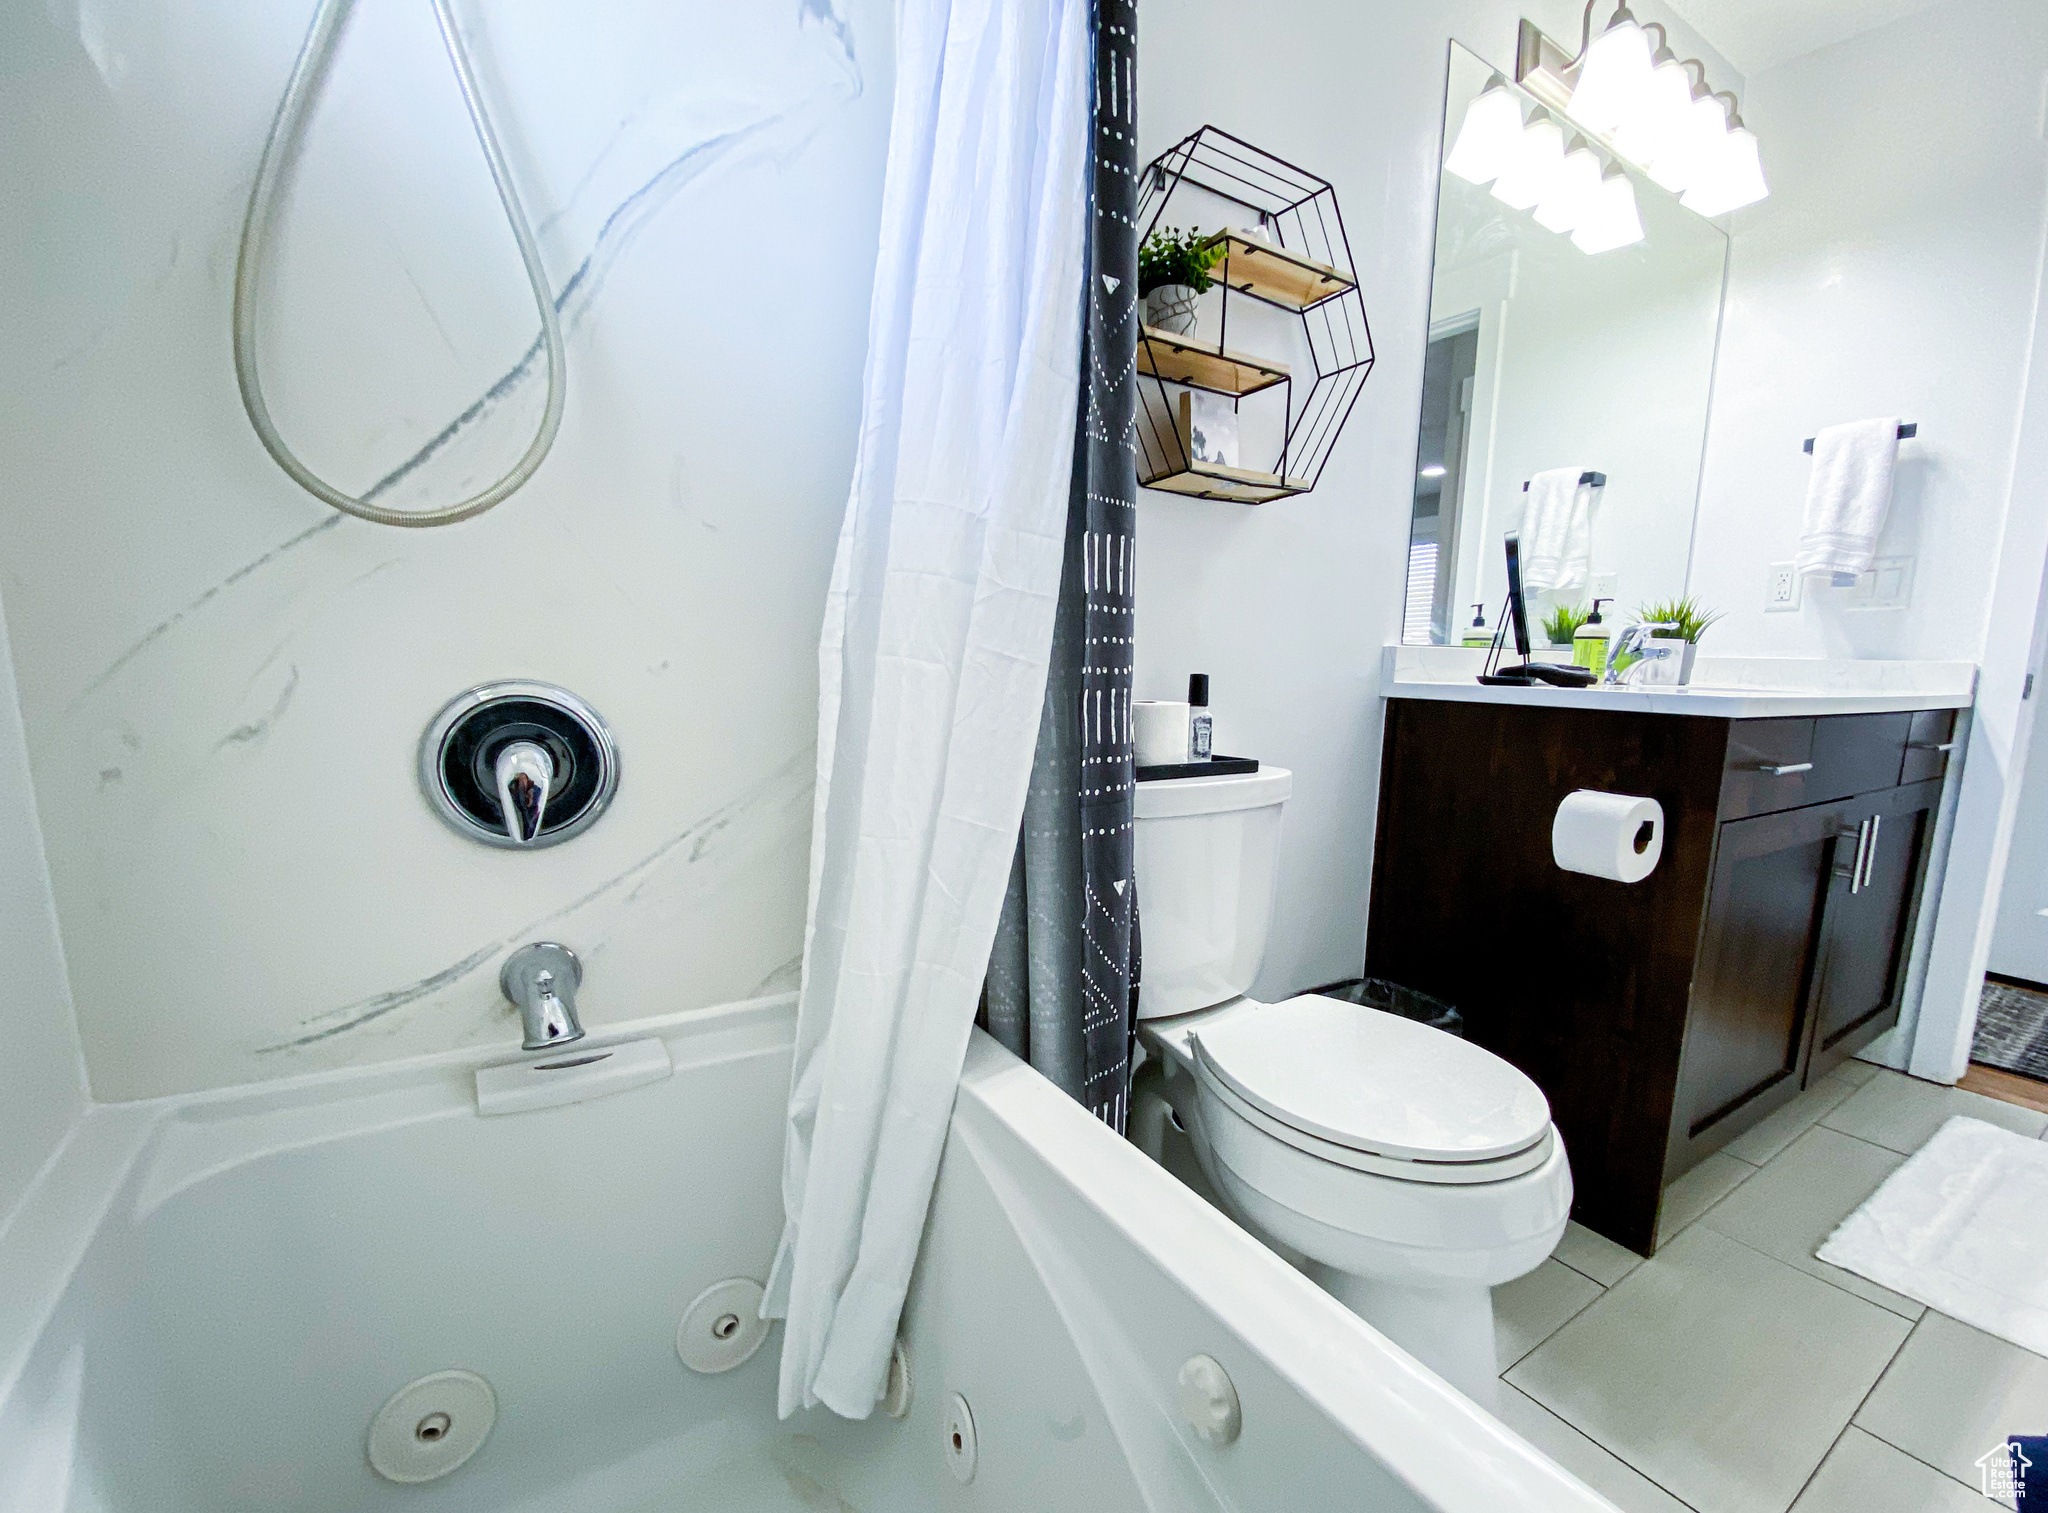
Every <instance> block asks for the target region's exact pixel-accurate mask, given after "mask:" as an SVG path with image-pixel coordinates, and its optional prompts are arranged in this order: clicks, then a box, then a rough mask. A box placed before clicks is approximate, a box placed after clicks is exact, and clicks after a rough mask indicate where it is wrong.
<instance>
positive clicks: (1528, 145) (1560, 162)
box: [1493, 116, 1564, 210]
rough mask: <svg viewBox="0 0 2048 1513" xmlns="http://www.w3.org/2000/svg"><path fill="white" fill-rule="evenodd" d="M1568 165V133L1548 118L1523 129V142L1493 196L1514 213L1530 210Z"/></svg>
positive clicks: (1495, 188)
mask: <svg viewBox="0 0 2048 1513" xmlns="http://www.w3.org/2000/svg"><path fill="white" fill-rule="evenodd" d="M1563 166H1564V130H1563V128H1561V127H1560V126H1559V125H1558V124H1557V122H1555V121H1553V120H1551V119H1550V118H1549V117H1548V116H1545V117H1543V118H1542V119H1541V120H1538V121H1531V122H1530V123H1529V124H1528V125H1527V126H1524V127H1523V128H1522V136H1521V140H1520V141H1518V142H1517V143H1516V144H1515V155H1514V157H1513V159H1512V160H1511V161H1510V162H1509V163H1508V166H1507V170H1506V171H1505V172H1504V173H1502V174H1501V176H1500V178H1499V179H1498V180H1497V181H1496V182H1495V184H1494V186H1493V197H1494V198H1495V199H1497V200H1499V201H1500V202H1501V203H1502V204H1503V205H1505V206H1507V207H1508V209H1510V210H1528V209H1530V208H1531V207H1532V206H1534V205H1535V204H1536V203H1537V202H1538V201H1539V200H1541V199H1542V198H1543V196H1544V195H1545V194H1547V193H1548V192H1549V190H1550V181H1551V179H1552V178H1553V177H1555V176H1556V174H1557V171H1558V170H1559V169H1560V168H1562V167H1563Z"/></svg>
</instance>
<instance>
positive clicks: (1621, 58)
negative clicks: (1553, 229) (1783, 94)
mask: <svg viewBox="0 0 2048 1513" xmlns="http://www.w3.org/2000/svg"><path fill="white" fill-rule="evenodd" d="M1599 3H1600V0H1586V11H1585V17H1584V20H1583V22H1582V24H1581V27H1580V34H1579V51H1578V53H1577V54H1576V55H1567V54H1566V53H1565V51H1564V49H1563V48H1561V47H1559V46H1558V44H1557V43H1555V42H1553V41H1552V40H1551V39H1550V38H1549V37H1547V36H1545V35H1544V34H1543V32H1542V31H1541V29H1539V28H1538V27H1537V26H1536V25H1535V24H1534V23H1533V22H1530V21H1527V20H1525V21H1523V22H1522V33H1521V41H1520V44H1519V46H1518V47H1517V50H1516V59H1515V82H1516V83H1518V84H1520V85H1521V86H1522V87H1523V88H1525V89H1527V90H1528V91H1529V92H1530V93H1531V94H1532V95H1534V96H1535V97H1536V98H1537V99H1538V100H1540V101H1542V102H1543V104H1545V105H1546V106H1550V107H1552V108H1554V109H1556V110H1559V111H1562V112H1563V113H1564V114H1565V115H1566V116H1567V117H1568V118H1569V119H1570V121H1571V122H1572V124H1574V125H1576V126H1578V127H1579V128H1581V129H1582V130H1584V131H1586V132H1587V133H1588V134H1589V135H1591V136H1592V137H1593V138H1594V140H1595V141H1597V142H1598V143H1599V144H1600V145H1601V146H1604V147H1607V148H1609V149H1611V150H1612V151H1613V152H1614V153H1615V154H1616V156H1618V157H1621V158H1625V159H1626V160H1628V161H1629V162H1631V163H1634V164H1635V165H1636V166H1638V167H1640V168H1642V169H1643V170H1645V171H1646V172H1647V173H1648V174H1649V175H1650V177H1651V178H1652V179H1653V180H1655V181H1656V182H1657V183H1658V184H1659V185H1661V186H1662V187H1663V188H1665V189H1668V190H1670V191H1671V192H1672V193H1674V194H1678V195H1680V196H1681V198H1680V203H1681V204H1683V205H1684V206H1685V207H1686V208H1687V209H1689V210H1692V211H1694V212H1696V213H1697V214H1699V215H1703V216H1706V217H1708V218H1710V219H1711V218H1712V217H1715V216H1720V215H1726V214H1727V213H1728V212H1729V211H1731V210H1739V209H1741V208H1742V207H1743V206H1745V205H1753V204H1755V203H1756V202H1757V201H1758V200H1761V199H1763V198H1764V197H1765V196H1766V195H1768V194H1769V193H1770V192H1771V191H1770V184H1769V182H1768V181H1767V180H1766V179H1765V177H1764V171H1763V157H1762V152H1761V150H1760V148H1759V146H1758V144H1757V139H1756V136H1755V134H1754V133H1752V132H1751V131H1750V130H1749V129H1748V128H1747V127H1746V126H1744V125H1743V124H1742V117H1741V115H1740V114H1739V113H1738V112H1737V110H1736V108H1735V105H1736V101H1735V97H1734V96H1733V95H1732V94H1728V93H1726V92H1721V93H1716V92H1715V91H1714V90H1712V89H1711V88H1710V87H1709V86H1708V84H1707V69H1706V65H1705V64H1704V63H1702V62H1700V60H1699V59H1697V58H1684V59H1681V58H1678V57H1676V56H1675V55H1674V54H1673V53H1672V51H1671V47H1670V44H1669V40H1668V38H1667V37H1666V34H1665V30H1664V28H1663V26H1662V25H1660V24H1659V23H1657V22H1655V21H1649V22H1638V21H1637V20H1636V18H1635V16H1634V15H1633V14H1632V13H1631V12H1630V11H1629V8H1628V6H1627V5H1626V4H1625V3H1624V4H1618V5H1617V6H1616V7H1615V10H1614V14H1613V16H1612V18H1611V19H1610V20H1609V21H1608V24H1607V27H1606V29H1605V30H1604V31H1602V32H1601V33H1600V35H1599V36H1598V37H1595V36H1594V35H1593V11H1594V8H1595V7H1596V6H1597V5H1598V4H1599ZM1652 32H1654V33H1656V47H1655V50H1654V51H1653V50H1652V48H1651V39H1650V33H1652ZM1695 73H1696V74H1697V77H1695V76H1694V75H1695Z"/></svg>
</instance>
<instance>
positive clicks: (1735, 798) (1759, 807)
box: [1720, 720, 1817, 820]
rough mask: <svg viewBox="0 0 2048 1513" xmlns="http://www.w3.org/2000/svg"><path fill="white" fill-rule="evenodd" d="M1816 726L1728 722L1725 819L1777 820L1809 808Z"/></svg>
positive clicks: (1809, 723) (1801, 722)
mask: <svg viewBox="0 0 2048 1513" xmlns="http://www.w3.org/2000/svg"><path fill="white" fill-rule="evenodd" d="M1813 726H1814V722H1813V721H1812V720H1731V721H1730V722H1729V724H1728V765H1727V767H1726V769H1725V770H1724V771H1723V772H1722V774H1721V809H1720V815H1721V818H1722V819H1724V820H1739V819H1743V818H1746V817H1747V816H1749V815H1752V814H1775V813H1777V811H1779V810H1780V809H1797V808H1798V807H1799V806H1800V805H1801V804H1804V803H1808V802H1810V801H1809V800H1808V798H1807V793H1808V791H1809V790H1808V788H1807V779H1809V778H1811V777H1812V776H1813ZM1816 801H1817V800H1816Z"/></svg>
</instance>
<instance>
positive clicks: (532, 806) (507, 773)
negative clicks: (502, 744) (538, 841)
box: [493, 741, 555, 846]
mask: <svg viewBox="0 0 2048 1513" xmlns="http://www.w3.org/2000/svg"><path fill="white" fill-rule="evenodd" d="M493 773H494V775H495V776H496V778H497V783H498V808H499V809H500V810H501V811H502V812H503V814H504V816H505V833H506V834H507V835H508V836H510V837H511V838H512V839H513V841H514V842H515V843H517V844H518V845H521V846H530V845H532V844H533V842H534V838H535V837H536V836H538V835H539V834H540V822H541V819H542V817H543V816H544V815H545V814H546V813H547V807H548V794H549V792H550V791H551V790H552V789H553V788H554V784H555V760H554V758H553V757H551V756H549V755H548V754H547V751H546V749H545V748H544V747H542V746H539V745H536V744H535V743H534V742H532V741H514V742H513V743H512V744H511V745H509V746H507V747H506V748H505V749H504V750H503V751H501V752H499V753H498V760H497V763H496V765H495V767H494V768H493Z"/></svg>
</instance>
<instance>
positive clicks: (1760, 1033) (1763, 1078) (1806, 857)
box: [1668, 805, 1860, 1172]
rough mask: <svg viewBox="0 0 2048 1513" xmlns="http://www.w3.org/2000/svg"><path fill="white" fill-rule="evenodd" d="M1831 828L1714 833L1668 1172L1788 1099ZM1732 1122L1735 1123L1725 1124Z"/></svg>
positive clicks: (1823, 821)
mask: <svg viewBox="0 0 2048 1513" xmlns="http://www.w3.org/2000/svg"><path fill="white" fill-rule="evenodd" d="M1837 828H1838V821H1837V818H1836V815H1835V809H1834V806H1831V805H1829V806H1820V807H1817V808H1811V809H1795V810H1791V811H1789V812H1787V813H1784V814H1766V815H1761V816H1758V817H1757V818H1755V819H1747V820H1733V821H1730V822H1728V823H1726V824H1724V825H1722V826H1721V831H1720V838H1719V840H1718V842H1717V844H1716V847H1715V853H1714V878H1713V883H1712V887H1711V891H1710V893H1709V898H1708V903H1707V922H1706V926H1705V929H1704V931H1703V933H1702V937H1701V941H1700V957H1699V975H1698V977H1697V979H1696V980H1695V983H1694V987H1693V995H1692V1012H1691V1014H1690V1016H1689V1018H1688V1020H1687V1022H1686V1030H1685V1053H1684V1062H1683V1065H1682V1068H1681V1070H1680V1073H1679V1079H1680V1080H1679V1089H1678V1107H1677V1110H1676V1117H1675V1119H1674V1120H1673V1126H1674V1127H1673V1129H1672V1136H1673V1140H1672V1149H1671V1151H1670V1154H1669V1158H1668V1159H1669V1170H1670V1171H1671V1172H1676V1171H1682V1170H1684V1169H1685V1168H1686V1167H1688V1166H1690V1165H1692V1163H1693V1162H1694V1161H1697V1160H1698V1159H1699V1158H1700V1157H1701V1156H1703V1155H1705V1154H1706V1153H1707V1152H1708V1151H1709V1150H1712V1149H1714V1148H1715V1147H1716V1146H1718V1145H1720V1144H1722V1143H1723V1142H1724V1141H1725V1140H1728V1139H1732V1138H1734V1136H1735V1134H1736V1133H1738V1131H1739V1129H1742V1128H1747V1127H1748V1125H1749V1124H1751V1123H1754V1122H1755V1120H1756V1119H1757V1118H1761V1117H1762V1116H1763V1114H1764V1113H1768V1112H1769V1105H1774V1104H1776V1103H1780V1102H1783V1101H1785V1100H1786V1099H1789V1098H1791V1097H1792V1096H1793V1095H1794V1094H1795V1093H1796V1092H1797V1091H1798V1090H1799V1087H1800V1085H1801V1074H1802V1072H1803V1071H1804V1066H1803V1062H1804V1060H1805V1051H1806V1041H1807V1037H1808V1024H1807V1015H1806V1002H1807V992H1808V989H1809V987H1810V986H1811V984H1812V981H1813V971H1814V966H1815V959H1816V955H1817V951H1818V946H1819V939H1820V922H1821V904H1822V900H1823V899H1824V897H1825V896H1826V892H1827V887H1828V872H1829V868H1830V865H1831V864H1832V862H1833V859H1834V850H1835V845H1836V841H1835V831H1836V829H1837ZM1859 896H1860V895H1859ZM1738 1111H1745V1113H1746V1117H1744V1118H1743V1119H1741V1120H1737V1121H1735V1122H1734V1123H1733V1124H1728V1123H1727V1121H1728V1120H1729V1119H1730V1116H1732V1115H1734V1114H1736V1113H1737V1112H1738Z"/></svg>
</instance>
